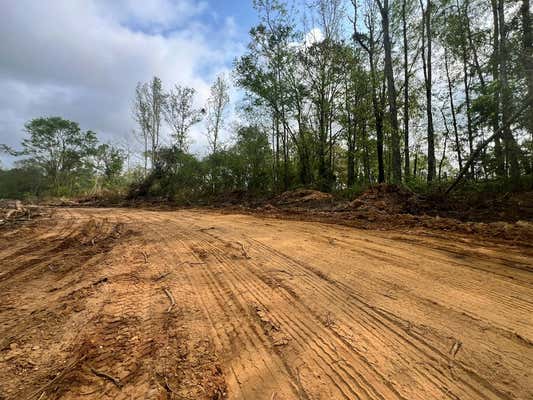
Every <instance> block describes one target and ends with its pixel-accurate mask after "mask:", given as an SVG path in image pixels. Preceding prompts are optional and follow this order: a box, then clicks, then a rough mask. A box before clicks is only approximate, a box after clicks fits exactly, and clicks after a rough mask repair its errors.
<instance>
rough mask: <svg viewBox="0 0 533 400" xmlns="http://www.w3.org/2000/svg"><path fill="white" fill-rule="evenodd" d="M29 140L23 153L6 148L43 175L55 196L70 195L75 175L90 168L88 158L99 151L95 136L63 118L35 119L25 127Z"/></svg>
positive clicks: (24, 140)
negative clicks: (64, 192) (68, 193)
mask: <svg viewBox="0 0 533 400" xmlns="http://www.w3.org/2000/svg"><path fill="white" fill-rule="evenodd" d="M25 130H26V133H27V134H28V135H29V137H27V138H24V139H23V140H22V150H20V151H17V150H13V149H9V148H6V147H5V146H4V148H5V149H6V150H7V151H8V152H9V153H10V154H11V155H14V156H21V157H25V158H26V159H25V163H26V164H27V165H32V166H35V167H37V168H39V169H41V170H42V171H43V174H44V176H45V177H46V179H47V181H48V184H49V185H50V187H51V190H52V192H53V193H54V194H60V193H61V191H62V190H67V192H71V191H72V190H74V187H75V185H76V184H77V185H78V187H79V183H76V182H75V178H76V175H81V174H85V173H86V172H87V170H88V169H89V168H90V163H89V161H90V160H89V157H90V156H92V155H94V154H95V151H96V144H97V139H96V134H95V133H94V132H92V131H85V132H83V131H82V130H81V129H80V127H79V125H78V123H76V122H73V121H69V120H66V119H63V118H61V117H48V118H35V119H32V120H31V121H29V122H28V123H26V125H25Z"/></svg>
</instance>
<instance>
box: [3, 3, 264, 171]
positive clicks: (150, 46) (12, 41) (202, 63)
mask: <svg viewBox="0 0 533 400" xmlns="http://www.w3.org/2000/svg"><path fill="white" fill-rule="evenodd" d="M0 10H1V12H0V38H1V40H0V144H7V145H9V146H12V147H15V148H19V143H20V141H21V139H22V138H23V137H24V135H25V132H24V123H25V122H26V121H29V120H31V119H32V118H36V117H41V116H61V117H63V118H66V119H70V120H73V121H76V122H78V123H79V124H80V127H81V128H82V129H83V130H89V129H90V130H93V131H95V132H97V134H98V136H99V138H100V140H101V141H104V142H106V141H112V142H115V143H121V144H123V143H128V144H129V145H130V146H131V147H133V148H135V147H136V146H137V145H136V142H135V139H133V137H132V133H131V132H132V130H133V129H134V128H135V123H134V121H133V119H132V114H131V104H132V100H133V94H134V90H135V85H136V84H137V82H145V81H148V80H150V79H151V77H152V76H154V75H156V76H158V77H160V78H161V79H162V81H163V85H164V87H165V88H166V89H170V87H171V86H173V85H174V84H176V83H178V84H181V85H186V86H190V87H194V88H195V89H196V90H197V104H198V105H199V106H200V105H203V104H204V103H205V101H206V99H207V96H208V94H209V88H210V86H211V84H212V82H213V81H214V79H215V78H216V76H217V75H218V74H226V76H228V77H229V76H230V75H229V74H230V71H231V67H232V63H233V60H234V59H235V58H236V57H238V56H239V55H240V54H242V53H243V52H244V50H245V46H246V43H247V41H248V31H249V29H250V28H251V27H252V26H253V25H254V24H256V14H255V11H254V10H253V7H252V1H251V0H203V1H202V0H150V1H147V0H46V1H39V0H0ZM232 94H233V95H234V96H233V97H234V98H235V91H233V92H232ZM233 106H234V104H232V107H233ZM230 118H231V116H230ZM203 128H204V126H203V125H202V124H199V125H198V126H196V127H195V128H194V129H193V131H192V132H191V137H192V141H193V143H192V145H191V151H193V152H194V153H197V154H201V153H202V150H203V149H204V148H205V144H206V142H207V140H206V138H205V136H204V134H203V131H204V129H203ZM0 161H1V165H2V166H3V167H9V166H11V165H12V162H13V159H11V158H9V157H8V156H6V155H0Z"/></svg>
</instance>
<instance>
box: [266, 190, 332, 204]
mask: <svg viewBox="0 0 533 400" xmlns="http://www.w3.org/2000/svg"><path fill="white" fill-rule="evenodd" d="M332 202H333V196H332V195H331V194H329V193H324V192H320V191H318V190H311V189H296V190H291V191H287V192H283V193H282V194H280V195H279V196H277V197H276V198H275V199H274V200H273V201H272V203H274V204H276V205H294V206H298V205H304V204H305V205H306V206H307V205H310V204H318V203H322V204H324V203H332Z"/></svg>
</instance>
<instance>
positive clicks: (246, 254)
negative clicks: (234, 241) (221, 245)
mask: <svg viewBox="0 0 533 400" xmlns="http://www.w3.org/2000/svg"><path fill="white" fill-rule="evenodd" d="M238 243H239V244H240V245H241V249H242V255H243V256H244V258H246V259H250V258H251V257H250V256H249V255H248V253H247V252H246V249H245V248H244V243H242V242H238Z"/></svg>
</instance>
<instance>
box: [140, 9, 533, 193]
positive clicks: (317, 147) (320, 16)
mask: <svg viewBox="0 0 533 400" xmlns="http://www.w3.org/2000/svg"><path fill="white" fill-rule="evenodd" d="M254 6H255V8H256V10H257V12H258V15H259V23H258V25H257V26H255V27H253V28H252V29H251V30H250V38H249V43H248V46H247V49H246V52H245V54H243V55H242V56H241V57H239V58H238V59H237V60H235V63H234V70H233V78H234V81H235V84H236V85H237V86H238V87H239V88H240V89H241V90H242V91H243V93H244V99H243V100H242V101H241V103H240V104H239V108H240V110H241V112H242V113H241V115H242V116H243V120H244V121H245V123H244V125H243V126H242V127H241V129H248V130H253V131H255V132H256V133H255V135H256V136H257V137H261V141H260V143H261V144H262V145H264V144H265V143H266V144H268V148H265V149H264V151H262V154H264V157H262V158H261V163H262V164H261V167H260V169H261V171H262V176H263V177H264V180H263V183H262V185H260V186H261V187H262V188H263V189H265V190H267V191H271V192H272V191H273V192H280V191H284V190H289V189H291V188H294V187H299V186H306V187H315V188H318V189H320V190H324V191H334V190H343V189H351V188H360V187H364V186H367V185H372V184H375V183H383V182H390V183H396V184H407V185H411V186H415V187H432V186H437V185H440V184H448V183H449V182H451V179H452V178H453V177H454V176H456V175H459V176H460V177H461V178H463V177H464V178H465V179H467V180H469V181H471V182H481V183H483V182H499V184H500V185H502V187H505V188H514V189H519V188H520V187H523V186H525V185H530V184H531V175H532V171H533V121H532V118H533V117H532V116H533V101H532V99H533V86H532V85H533V82H532V81H533V78H532V76H533V72H532V58H533V55H532V38H531V37H532V34H531V10H530V5H529V0H515V1H513V0H511V1H504V0H491V1H490V2H487V1H483V0H398V1H393V0H349V1H346V0H314V1H312V2H301V3H295V2H291V3H289V2H287V1H282V0H255V1H254ZM155 87H158V84H157V82H156V80H155V79H154V81H152V83H151V84H144V85H140V86H138V88H137V96H136V99H137V101H136V105H137V107H136V110H139V109H141V108H142V107H141V102H140V101H139V100H140V99H141V98H144V99H145V104H146V105H145V106H144V109H147V110H149V111H150V113H152V114H151V115H153V112H154V110H156V109H157V107H156V108H154V106H153V104H152V102H151V100H150V99H151V98H153V94H152V95H151V94H150V93H151V92H152V93H153V91H154V88H155ZM141 92H142V93H144V94H142V93H141ZM193 93H194V90H192V89H188V88H181V87H179V86H178V87H176V90H174V91H173V92H172V93H168V94H167V95H163V96H160V97H161V98H162V99H164V98H168V99H170V98H172V99H173V100H172V101H171V102H170V103H167V104H166V105H165V102H164V101H162V105H161V107H160V108H161V110H162V111H161V115H163V117H164V119H165V120H166V121H167V123H168V124H169V126H171V127H172V129H173V131H174V138H175V139H176V141H175V143H174V144H173V145H172V146H171V147H172V148H174V149H175V150H178V151H179V152H182V153H183V152H185V153H186V150H187V149H186V147H185V146H183V143H184V142H186V139H185V138H186V137H187V131H188V128H189V127H190V126H191V125H192V124H194V123H197V122H199V121H200V119H201V118H202V113H201V111H203V112H204V113H205V112H207V113H208V115H209V117H208V118H209V120H210V121H211V126H213V127H216V126H217V124H216V123H213V121H217V118H216V116H217V113H213V112H212V111H211V110H208V111H206V110H205V109H204V110H193V109H192V108H191V106H190V98H191V96H192V94H193ZM165 96H166V97H165ZM217 98H220V96H218V97H217V95H216V91H215V92H213V89H212V94H211V100H210V104H217V100H216V99H217ZM171 104H173V105H171ZM176 104H178V105H181V107H175V105H176ZM218 104H220V103H218ZM224 104H226V102H224ZM169 107H170V109H173V112H170V110H169ZM165 110H166V111H165ZM141 114H142V113H141ZM141 114H140V113H139V112H137V113H136V116H137V117H136V120H137V121H138V123H139V126H140V127H141V131H142V129H143V128H142V127H143V122H142V121H143V120H146V121H154V120H156V121H157V120H159V119H160V118H159V117H155V118H154V117H153V116H152V117H149V118H142V117H139V115H141ZM213 116H214V118H213ZM176 122H178V123H176ZM149 125H150V124H148V125H146V126H147V127H148V128H147V129H145V132H147V133H148V134H144V136H143V137H145V142H146V143H150V140H149V138H152V142H151V143H152V145H153V144H154V143H157V140H156V141H155V142H154V141H153V138H154V132H156V130H155V129H153V128H150V126H149ZM214 132H218V130H217V129H214ZM155 136H157V134H156V135H155ZM214 137H215V138H216V135H215V136H214ZM210 143H211V144H212V146H211V148H210V154H209V155H208V157H206V158H205V159H204V160H203V162H204V163H205V165H206V168H205V170H204V173H202V174H201V179H199V180H198V181H196V185H197V186H196V187H199V188H200V187H202V188H204V189H202V191H205V187H208V188H209V190H210V191H211V192H215V193H216V192H220V191H225V190H231V189H233V190H235V189H244V190H246V189H247V186H246V185H242V180H239V179H235V180H234V179H233V178H234V176H233V173H234V171H231V163H230V162H229V161H228V159H227V158H225V156H226V155H227V153H226V150H227V149H225V148H224V146H219V145H217V140H216V139H215V140H211V141H210ZM152 148H153V146H152ZM145 153H146V154H148V153H149V152H148V151H146V152H145ZM151 157H152V163H153V166H154V168H155V170H157V175H158V178H157V179H156V180H160V179H162V178H163V177H164V174H162V173H161V171H162V169H161V168H159V169H158V168H157V165H158V163H157V159H156V158H157V157H158V156H157V154H152V156H151ZM178 158H179V157H178ZM178 158H176V157H175V158H174V160H175V161H176V163H177V164H179V162H178V161H177V160H178ZM170 161H171V159H168V158H166V159H165V163H167V164H168V163H169V162H170ZM174 167H175V166H174ZM163 169H164V168H163ZM169 170H172V168H168V165H167V166H166V171H167V174H168V173H169V172H168V171H169ZM178 170H179V168H178V169H175V168H174V169H173V171H174V172H173V174H174V175H175V174H176V173H177V171H178ZM166 178H168V176H167V177H166ZM527 178H529V183H528V181H527ZM167 180H168V179H167ZM171 180H172V179H171ZM235 182H241V185H240V186H239V185H238V184H235Z"/></svg>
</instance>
